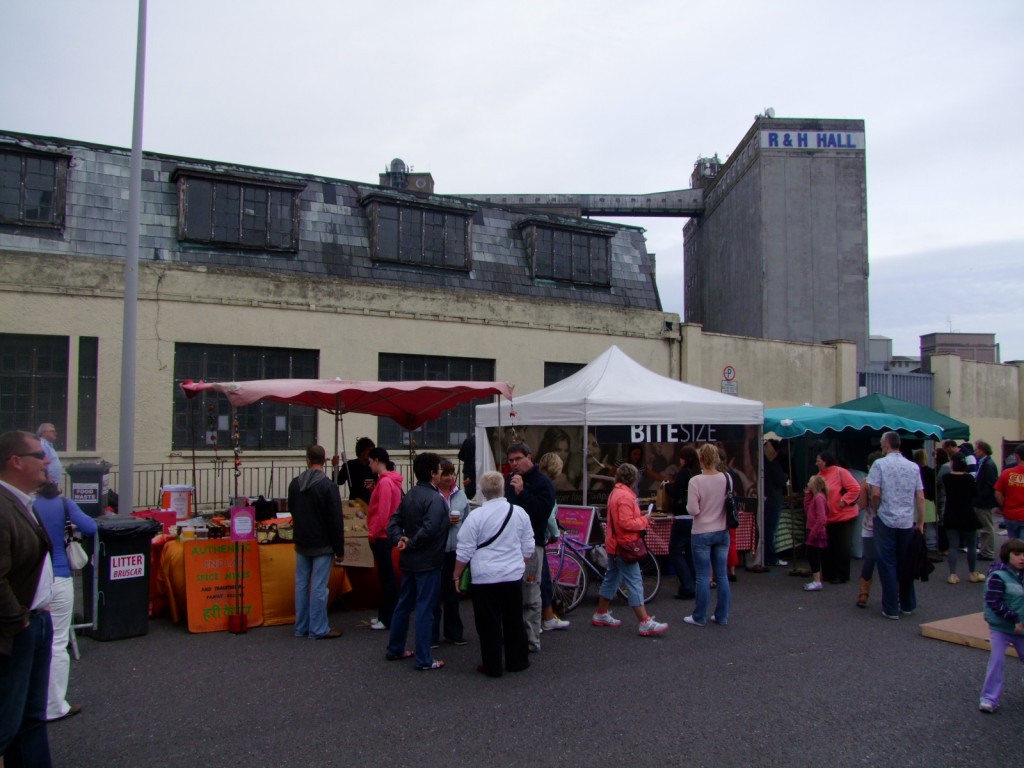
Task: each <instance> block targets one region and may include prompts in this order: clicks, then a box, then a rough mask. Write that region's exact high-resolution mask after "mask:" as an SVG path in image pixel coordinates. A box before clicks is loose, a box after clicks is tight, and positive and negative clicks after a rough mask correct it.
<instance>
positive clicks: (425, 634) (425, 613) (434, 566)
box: [385, 453, 449, 671]
mask: <svg viewBox="0 0 1024 768" xmlns="http://www.w3.org/2000/svg"><path fill="white" fill-rule="evenodd" d="M412 472H413V474H414V475H415V476H416V485H414V486H413V488H412V490H410V491H409V492H408V493H407V494H405V497H404V498H403V499H402V503H401V504H400V505H399V506H398V509H396V510H395V513H394V514H393V515H392V516H391V519H390V520H389V521H388V539H389V540H390V541H391V545H392V546H393V547H394V548H395V549H397V550H398V551H399V555H398V564H399V566H400V567H401V569H402V586H401V589H400V590H399V593H398V604H397V605H396V606H395V612H394V614H392V616H391V626H390V628H389V629H390V632H389V635H388V647H387V651H386V653H385V658H386V659H387V660H388V661H398V660H400V659H407V658H409V657H410V656H415V659H414V662H413V663H414V664H415V665H416V669H419V670H424V671H425V670H431V669H440V668H441V667H443V666H444V662H443V661H436V660H435V659H434V658H433V655H432V654H431V652H430V638H431V635H432V633H433V628H434V606H435V605H436V604H437V601H438V599H439V597H440V594H441V566H442V565H444V547H445V544H446V543H447V541H448V525H449V522H448V503H447V502H446V501H445V500H444V497H443V496H442V495H441V492H440V491H439V490H437V482H438V480H439V479H440V478H441V457H440V456H438V455H437V454H436V453H421V454H420V455H419V456H417V457H416V458H415V459H414V460H413V462H412ZM414 608H415V610H416V652H415V654H412V653H409V652H408V651H406V650H405V641H406V639H407V638H408V636H409V616H410V615H411V614H412V612H413V609H414Z"/></svg>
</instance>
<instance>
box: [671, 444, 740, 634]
mask: <svg viewBox="0 0 1024 768" xmlns="http://www.w3.org/2000/svg"><path fill="white" fill-rule="evenodd" d="M697 457H698V459H700V474H699V475H695V476H694V477H692V478H691V479H690V485H689V489H688V491H687V499H686V511H687V512H688V513H689V514H691V515H693V531H692V533H691V547H692V548H693V565H694V569H695V570H696V572H697V584H696V592H697V604H696V606H695V607H694V609H693V613H692V614H691V615H689V616H687V617H686V618H684V619H683V621H685V622H686V623H687V624H692V625H693V626H696V627H703V626H704V625H705V624H707V622H708V605H709V603H710V602H711V566H712V563H714V568H715V573H718V574H724V573H725V572H726V560H727V558H728V556H729V530H728V528H726V524H725V494H726V493H727V491H728V481H727V480H726V478H725V475H724V474H723V473H722V472H719V471H718V463H719V458H718V449H717V448H716V447H715V446H714V445H711V444H710V443H704V445H702V446H701V447H700V448H699V449H698V450H697ZM717 591H718V597H717V600H716V603H715V611H714V613H713V614H712V615H711V621H713V622H715V623H716V624H721V625H723V626H724V625H726V624H728V623H729V610H730V608H731V607H732V591H731V590H730V587H729V580H728V579H719V580H718V590H717Z"/></svg>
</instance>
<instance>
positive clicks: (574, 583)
mask: <svg viewBox="0 0 1024 768" xmlns="http://www.w3.org/2000/svg"><path fill="white" fill-rule="evenodd" d="M556 571H557V572H556ZM586 593H587V567H586V566H585V565H584V564H583V562H582V561H581V560H580V558H579V557H578V556H577V555H576V554H575V553H573V552H568V551H566V552H565V557H564V559H563V560H562V561H561V562H560V563H559V564H558V566H556V568H555V569H554V570H553V571H552V573H551V601H552V603H554V604H555V605H556V606H561V611H562V614H563V615H565V614H567V613H569V611H571V610H572V609H573V608H575V607H576V606H577V605H579V604H580V603H581V602H583V596H584V595H585V594H586Z"/></svg>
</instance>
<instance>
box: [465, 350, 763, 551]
mask: <svg viewBox="0 0 1024 768" xmlns="http://www.w3.org/2000/svg"><path fill="white" fill-rule="evenodd" d="M763 420H764V406H763V404H762V403H760V402H757V401H755V400H745V399H743V398H740V397H734V396H731V395H724V394H722V393H720V392H715V391H714V390H710V389H704V388H702V387H697V386H694V385H692V384H686V383H685V382H681V381H676V380H674V379H670V378H668V377H667V376H661V375H659V374H656V373H654V372H653V371H650V370H648V369H647V368H644V367H643V366H642V365H640V364H639V363H637V362H636V361H635V360H633V359H632V358H630V357H629V356H628V355H626V354H625V353H624V352H623V351H622V350H620V349H619V348H618V347H615V346H612V347H610V348H608V349H607V350H606V351H605V352H604V353H602V354H601V355H600V356H599V357H597V358H596V359H595V360H594V361H593V362H591V363H590V364H589V365H587V366H585V367H584V368H582V369H581V370H579V371H577V372H576V373H575V374H573V375H572V376H569V377H568V378H566V379H563V380H562V381H560V382H558V383H556V384H553V385H551V386H549V387H545V388H544V389H540V390H537V391H536V392H531V393H529V394H526V395H522V396H518V397H517V398H516V401H515V406H514V407H513V406H512V404H511V403H497V404H489V405H479V406H477V408H476V433H475V436H476V445H477V453H476V455H477V471H478V473H483V472H486V471H488V470H493V469H496V468H498V467H500V466H501V461H502V460H503V459H504V455H505V450H506V449H507V447H508V445H509V444H510V442H511V441H512V440H517V439H518V440H525V442H526V443H527V444H529V445H530V447H531V448H532V449H533V451H534V454H535V458H539V457H540V456H541V455H543V453H545V452H547V451H548V450H552V451H558V452H559V453H561V454H562V455H563V462H564V464H565V470H564V475H565V476H564V477H559V478H557V479H556V482H555V489H556V496H557V498H558V500H559V503H560V504H562V503H567V504H582V505H585V506H597V507H600V506H601V504H602V502H603V500H604V499H606V498H607V493H608V490H609V489H610V487H611V481H612V480H613V478H614V474H615V470H614V467H615V465H616V464H617V463H621V462H622V461H627V460H630V458H631V457H630V452H631V450H632V451H637V450H638V449H639V455H640V457H641V458H640V461H641V463H642V464H643V467H644V475H645V476H644V477H642V478H641V481H640V483H641V496H642V497H648V496H650V497H651V498H652V499H653V498H656V496H655V494H654V493H651V492H652V491H656V488H657V486H658V485H660V482H661V481H662V479H667V478H668V477H670V476H671V473H673V472H674V471H675V470H676V469H677V467H678V460H677V456H678V454H677V451H678V448H679V447H681V446H682V445H684V444H686V443H704V442H713V443H718V444H720V445H723V446H724V447H725V448H726V451H727V453H728V455H729V457H730V466H731V467H733V468H735V469H736V471H737V472H738V474H740V476H741V477H742V478H743V485H744V487H743V489H738V491H739V492H740V495H742V496H746V497H748V498H749V502H748V505H749V506H750V507H756V508H757V509H758V511H759V505H757V504H756V499H758V498H760V495H761V494H760V476H761V473H760V460H761V450H760V445H761V441H760V432H761V425H762V423H763ZM645 483H646V485H645ZM660 512H661V516H662V518H661V519H662V520H665V521H666V522H664V523H662V526H663V527H665V528H670V527H671V522H670V521H671V515H669V514H668V510H661V511H660ZM752 514H757V513H756V512H754V513H752ZM656 525H657V524H656ZM758 551H759V550H758ZM758 561H760V555H759V556H758Z"/></svg>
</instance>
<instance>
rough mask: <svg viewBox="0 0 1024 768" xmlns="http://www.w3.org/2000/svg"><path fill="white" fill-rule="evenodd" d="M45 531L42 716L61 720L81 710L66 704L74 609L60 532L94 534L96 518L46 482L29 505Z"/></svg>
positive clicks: (71, 581)
mask: <svg viewBox="0 0 1024 768" xmlns="http://www.w3.org/2000/svg"><path fill="white" fill-rule="evenodd" d="M32 506H33V508H34V509H35V511H36V513H37V514H38V515H39V519H40V520H42V521H43V526H44V527H45V528H46V532H47V533H48V534H49V535H50V541H52V542H53V552H52V554H51V557H52V558H53V587H52V590H53V591H52V598H51V600H50V618H51V619H52V621H53V648H52V650H51V653H50V689H49V693H48V694H47V697H46V719H47V720H63V719H64V718H66V717H73V716H75V715H77V714H78V713H79V712H81V711H82V705H81V704H75V705H74V706H71V705H70V704H68V702H67V699H66V698H65V697H66V696H67V692H68V675H69V674H70V672H71V657H70V656H69V655H68V642H69V638H70V634H71V619H72V616H73V615H74V612H75V584H74V581H73V579H72V578H71V567H70V566H69V565H68V557H67V553H66V551H65V549H64V534H65V531H66V530H67V529H68V527H69V526H71V527H73V529H74V530H75V532H76V533H79V534H81V535H83V536H92V535H93V534H94V533H96V521H95V520H93V519H92V518H91V517H89V516H88V515H87V514H85V512H83V511H82V509H81V508H80V507H79V506H78V505H77V504H76V503H75V502H73V501H71V500H69V499H65V498H64V497H63V496H61V494H60V487H59V486H58V485H57V484H56V483H47V484H46V485H44V486H43V488H42V489H41V490H40V491H39V496H38V497H36V500H35V503H34V504H33V505H32Z"/></svg>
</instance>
